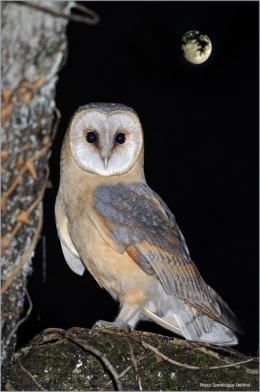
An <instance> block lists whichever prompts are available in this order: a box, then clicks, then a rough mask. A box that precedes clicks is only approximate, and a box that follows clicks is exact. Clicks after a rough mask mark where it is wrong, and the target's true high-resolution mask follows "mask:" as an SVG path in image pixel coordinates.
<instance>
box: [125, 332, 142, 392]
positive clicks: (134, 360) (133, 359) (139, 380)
mask: <svg viewBox="0 0 260 392" xmlns="http://www.w3.org/2000/svg"><path fill="white" fill-rule="evenodd" d="M127 343H128V345H129V349H130V355H131V358H132V361H133V364H134V368H135V371H136V374H137V379H138V386H139V391H142V390H143V387H142V380H141V377H140V374H139V370H138V366H137V362H136V359H135V356H134V352H133V347H132V344H131V342H129V340H128V339H127Z"/></svg>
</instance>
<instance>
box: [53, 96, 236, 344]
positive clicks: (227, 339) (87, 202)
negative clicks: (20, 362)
mask: <svg viewBox="0 0 260 392" xmlns="http://www.w3.org/2000/svg"><path fill="white" fill-rule="evenodd" d="M143 159H144V147H143V131H142V126H141V123H140V120H139V118H138V116H137V114H136V113H135V111H134V110H133V109H131V108H129V107H127V106H124V105H121V104H106V103H93V104H89V105H85V106H82V107H80V108H79V109H78V110H77V112H76V113H75V115H74V116H73V118H72V120H71V123H70V125H69V128H68V130H67V133H66V135H65V138H64V143H63V147H62V154H61V180H60V187H59V192H58V195H57V200H56V206H55V214H56V223H57V229H58V234H59V237H60V241H61V246H62V250H63V254H64V257H65V259H66V261H67V263H68V265H69V266H70V268H71V269H72V270H73V271H74V272H76V273H78V274H79V275H82V274H83V272H84V270H85V268H87V269H88V270H89V271H90V273H91V274H92V275H93V276H94V278H95V279H96V281H97V282H98V283H99V285H100V286H101V287H103V288H105V289H106V290H107V291H108V292H109V293H110V294H111V295H112V297H113V298H114V299H115V300H117V301H119V304H120V311H119V314H118V317H117V318H116V320H115V321H114V322H112V323H111V322H106V321H102V320H99V321H97V322H96V323H95V325H94V328H112V329H117V328H120V329H122V328H123V329H124V330H127V331H130V330H131V329H134V328H135V326H136V324H137V323H138V321H140V320H150V321H154V322H156V323H158V324H160V325H162V326H163V327H164V328H166V329H169V330H171V331H173V332H175V333H177V334H179V335H181V336H184V337H185V338H186V339H188V340H195V341H205V342H209V343H213V344H217V345H227V346H228V345H234V344H237V343H238V338H237V333H242V329H241V327H240V325H239V322H238V321H237V319H236V317H235V315H234V313H233V312H232V311H231V309H230V308H229V307H228V305H227V304H226V303H225V302H224V301H223V300H222V299H221V298H220V297H219V295H218V294H217V293H216V292H215V291H214V290H213V289H212V288H211V287H210V286H208V285H207V284H206V283H205V281H204V280H203V278H202V276H201V275H200V273H199V271H198V269H197V268H196V266H195V264H194V262H193V261H192V259H191V257H190V254H189V251H188V248H187V245H186V243H185V239H184V237H183V235H182V233H181V231H180V229H179V227H178V225H177V223H176V220H175V217H174V215H173V214H172V213H171V211H170V210H169V208H168V207H167V205H166V204H165V203H164V201H163V200H162V199H161V197H160V196H159V195H157V194H156V193H155V192H154V191H153V190H152V189H151V188H149V186H148V185H147V183H146V180H145V175H144V170H143Z"/></svg>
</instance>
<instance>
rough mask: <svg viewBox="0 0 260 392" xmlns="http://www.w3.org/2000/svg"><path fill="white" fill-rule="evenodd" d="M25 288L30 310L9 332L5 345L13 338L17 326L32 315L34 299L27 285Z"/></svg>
mask: <svg viewBox="0 0 260 392" xmlns="http://www.w3.org/2000/svg"><path fill="white" fill-rule="evenodd" d="M23 290H24V292H25V294H26V297H27V299H28V301H29V308H28V310H27V312H26V315H25V316H24V317H23V318H22V319H21V320H19V321H18V323H17V324H16V325H15V326H14V328H13V329H12V331H11V332H10V333H9V335H8V336H7V338H6V340H5V343H4V346H5V345H6V344H7V343H8V342H9V341H10V340H11V337H12V336H13V334H14V333H15V331H16V330H17V328H18V327H20V325H21V324H22V323H24V322H25V321H26V320H27V319H28V317H29V316H30V314H31V311H32V308H33V304H32V300H31V297H30V296H29V293H28V291H27V289H26V287H24V289H23Z"/></svg>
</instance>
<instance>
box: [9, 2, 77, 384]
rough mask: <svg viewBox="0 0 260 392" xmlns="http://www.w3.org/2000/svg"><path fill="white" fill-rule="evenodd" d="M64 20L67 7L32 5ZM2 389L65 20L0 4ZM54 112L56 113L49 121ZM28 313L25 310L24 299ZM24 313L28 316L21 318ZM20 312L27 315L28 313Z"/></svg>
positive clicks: (35, 221)
mask: <svg viewBox="0 0 260 392" xmlns="http://www.w3.org/2000/svg"><path fill="white" fill-rule="evenodd" d="M34 4H36V5H37V4H38V5H44V6H48V7H51V8H52V9H54V10H56V11H59V12H62V13H64V14H66V15H68V14H69V13H70V8H71V6H72V2H65V1H57V2H56V1H55V2H53V1H37V2H34ZM1 7H2V86H1V92H2V111H1V119H2V147H1V160H2V166H1V173H2V198H1V210H2V248H1V254H2V288H1V293H2V390H3V389H4V385H5V383H6V378H7V376H8V373H9V369H10V366H11V362H12V357H13V352H14V347H15V343H16V331H17V327H18V326H19V325H20V324H21V322H22V320H21V314H22V312H23V308H24V298H25V294H27V296H28V293H27V291H26V284H27V277H28V275H29V274H30V273H31V272H32V266H31V264H32V257H33V251H34V248H35V246H36V243H37V241H38V239H39V237H40V233H41V227H42V202H41V200H42V198H43V195H44V191H45V188H46V186H47V182H48V174H49V169H48V158H49V156H50V147H51V145H52V140H53V138H54V136H55V131H56V125H55V124H56V123H55V122H56V120H57V117H58V115H57V113H58V112H57V111H56V109H55V100H54V97H55V86H56V82H57V79H58V76H57V75H58V72H59V70H60V68H61V66H62V63H63V62H64V59H65V57H66V56H65V55H66V50H67V44H66V26H67V23H68V21H67V19H66V18H62V17H57V16H54V15H51V14H49V13H46V12H43V11H41V10H37V9H35V8H31V7H30V4H29V5H28V4H27V5H26V4H25V2H21V3H20V4H18V3H15V2H2V3H1ZM55 113H56V114H55ZM27 306H28V307H29V310H30V308H31V303H30V300H28V305H27ZM29 310H28V312H29ZM28 312H27V313H28Z"/></svg>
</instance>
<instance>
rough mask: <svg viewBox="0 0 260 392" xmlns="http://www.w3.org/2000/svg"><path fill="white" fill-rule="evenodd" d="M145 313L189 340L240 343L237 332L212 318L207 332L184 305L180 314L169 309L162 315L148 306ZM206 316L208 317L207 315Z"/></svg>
mask: <svg viewBox="0 0 260 392" xmlns="http://www.w3.org/2000/svg"><path fill="white" fill-rule="evenodd" d="M143 314H144V315H145V316H146V317H148V318H149V319H150V320H152V321H154V322H155V323H157V324H159V325H161V326H162V327H163V328H165V329H168V330H170V331H172V332H174V333H176V334H177V335H180V336H183V337H184V338H185V339H187V340H193V341H199V342H206V343H211V344H215V345H217V346H234V345H236V344H238V338H237V336H236V334H235V332H234V331H232V330H231V329H229V328H228V327H226V326H225V325H222V324H220V323H218V322H216V321H213V320H210V321H209V325H210V328H209V330H208V332H205V328H202V327H200V320H198V319H197V320H194V319H193V320H192V319H191V317H190V315H189V314H188V312H187V311H186V310H185V307H183V310H182V311H180V309H178V314H177V313H174V312H173V311H168V312H167V313H166V314H165V315H164V316H161V317H159V316H157V315H156V314H155V313H153V312H151V311H150V310H149V309H147V308H145V309H144V310H143ZM205 317H206V318H208V317H207V316H205ZM200 318H201V316H200ZM204 322H205V320H204Z"/></svg>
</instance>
